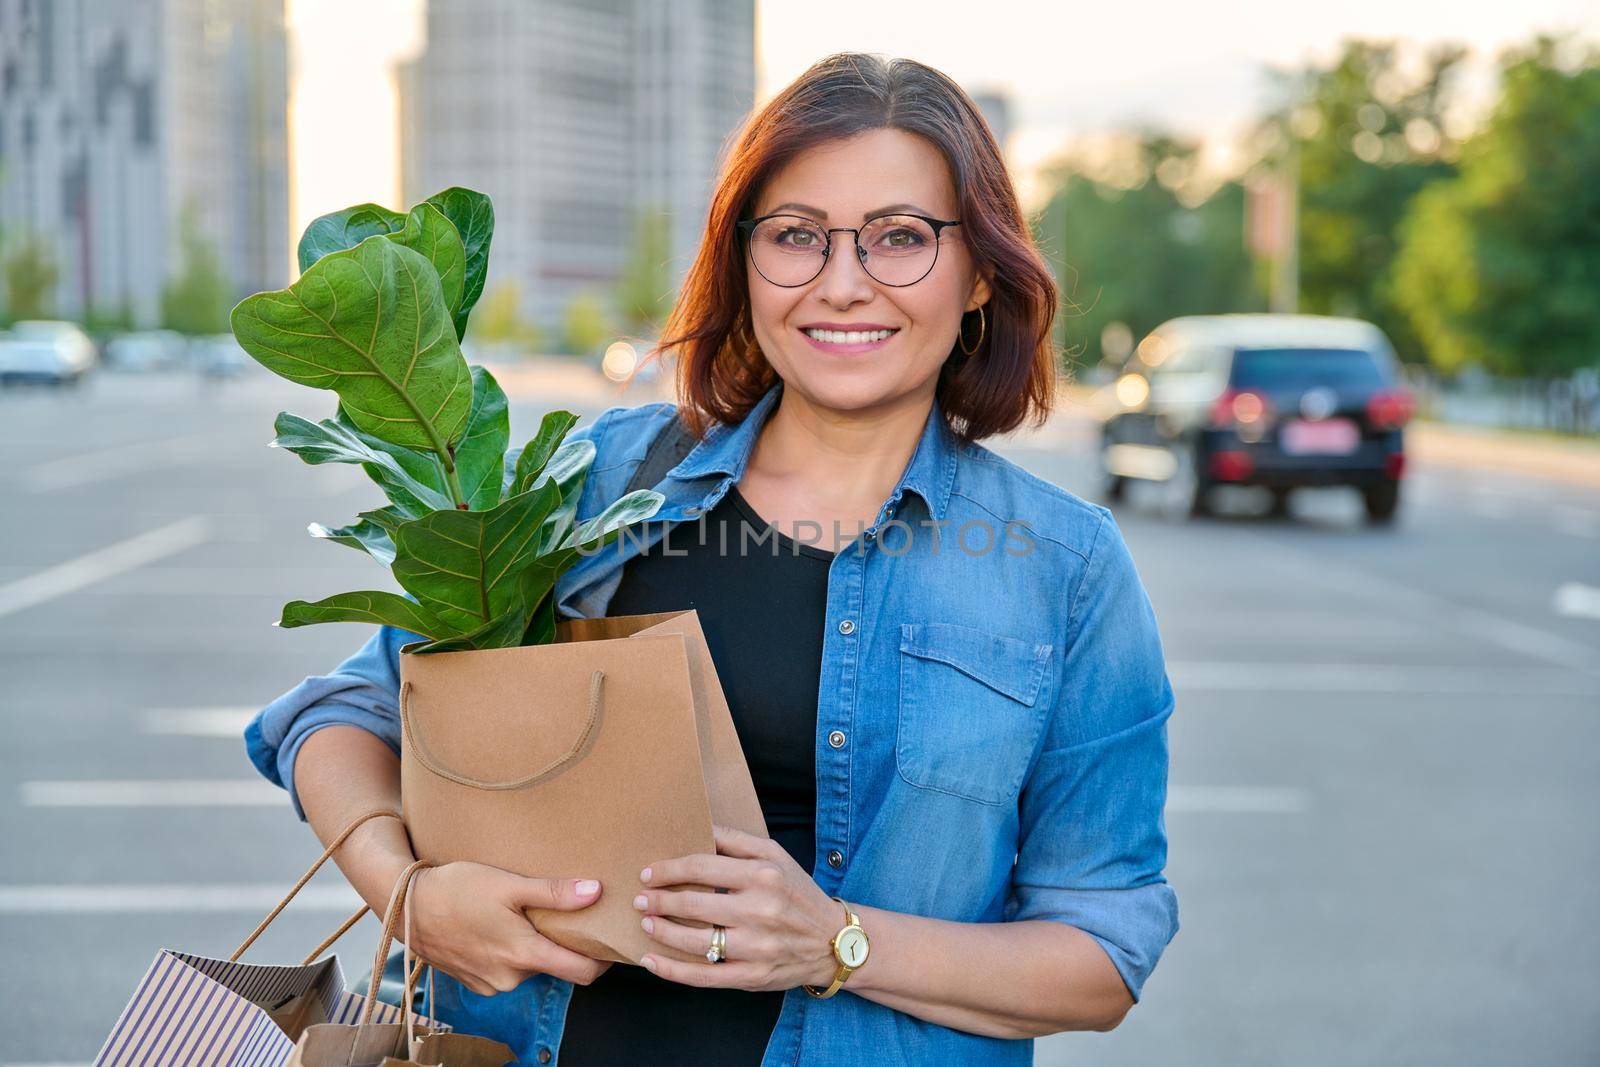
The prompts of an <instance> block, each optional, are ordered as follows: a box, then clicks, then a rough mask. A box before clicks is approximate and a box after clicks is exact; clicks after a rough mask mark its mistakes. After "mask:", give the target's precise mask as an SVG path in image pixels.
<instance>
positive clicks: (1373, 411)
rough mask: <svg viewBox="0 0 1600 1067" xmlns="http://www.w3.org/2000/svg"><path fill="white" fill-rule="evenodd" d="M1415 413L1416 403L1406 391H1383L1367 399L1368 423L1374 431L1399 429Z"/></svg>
mask: <svg viewBox="0 0 1600 1067" xmlns="http://www.w3.org/2000/svg"><path fill="white" fill-rule="evenodd" d="M1415 411H1416V403H1415V402H1414V401H1413V400H1412V399H1411V394H1410V393H1408V392H1406V391H1405V390H1404V389H1381V390H1379V391H1378V392H1376V393H1373V394H1372V395H1371V396H1370V397H1368V398H1367V421H1368V422H1369V423H1371V424H1372V427H1373V429H1377V430H1394V429H1398V428H1400V427H1401V426H1404V425H1405V424H1406V423H1407V422H1410V421H1411V416H1412V414H1414V413H1415Z"/></svg>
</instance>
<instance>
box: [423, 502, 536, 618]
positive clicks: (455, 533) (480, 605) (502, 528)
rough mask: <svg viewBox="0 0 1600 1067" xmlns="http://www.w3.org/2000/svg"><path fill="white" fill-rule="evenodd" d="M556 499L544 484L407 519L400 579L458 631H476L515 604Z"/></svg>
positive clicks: (530, 607) (530, 608)
mask: <svg viewBox="0 0 1600 1067" xmlns="http://www.w3.org/2000/svg"><path fill="white" fill-rule="evenodd" d="M559 503H560V493H559V491H558V490H557V488H556V486H555V484H554V483H553V482H547V483H545V484H544V485H542V486H540V487H539V488H537V489H533V490H530V491H529V492H526V493H523V494H522V495H520V496H514V497H512V498H511V499H510V500H507V501H506V502H505V503H503V504H500V505H499V506H497V507H495V508H494V509H493V510H490V511H436V512H433V513H432V514H430V515H425V516H423V517H422V518H420V519H413V520H412V521H410V522H407V523H403V524H402V525H401V526H400V527H399V528H398V529H397V530H396V532H395V549H396V556H395V561H394V568H393V569H394V576H395V579H396V580H397V581H399V583H400V584H401V585H402V586H403V587H404V588H405V590H406V591H407V592H408V593H411V594H412V595H413V596H415V597H416V598H417V599H418V600H419V601H421V602H422V603H424V604H426V605H427V606H428V607H429V608H430V609H431V610H432V611H433V612H434V613H435V614H436V615H438V616H439V617H440V618H441V619H443V620H444V621H445V622H446V623H448V624H449V625H450V626H451V627H452V628H453V629H454V630H455V631H456V632H457V633H466V632H468V631H471V630H475V629H477V628H478V627H480V626H482V625H483V624H484V623H486V622H489V621H490V620H491V619H494V618H496V617H498V616H499V615H501V614H503V613H504V612H506V611H508V610H510V609H511V608H513V607H514V606H516V604H517V603H518V598H519V589H518V584H517V581H516V579H517V576H518V574H519V573H520V572H521V571H522V570H523V569H524V568H525V567H527V566H529V565H530V564H531V563H533V561H534V559H535V556H534V550H535V546H536V544H537V541H538V536H539V529H540V527H541V526H542V525H543V523H544V520H545V518H546V517H547V516H548V515H549V514H550V512H551V511H552V510H554V509H555V507H556V505H557V504H559ZM529 610H530V611H531V610H532V605H529Z"/></svg>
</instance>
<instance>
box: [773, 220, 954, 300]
mask: <svg viewBox="0 0 1600 1067" xmlns="http://www.w3.org/2000/svg"><path fill="white" fill-rule="evenodd" d="M828 239H829V235H828V233H827V231H826V230H824V229H823V228H822V227H821V226H819V225H818V224H817V223H815V222H813V221H811V220H810V219H806V218H801V217H800V216H798V215H776V216H773V217H772V218H767V219H763V220H762V221H761V222H760V223H758V224H757V225H756V226H754V227H753V228H752V230H751V233H750V255H751V258H752V259H753V261H754V262H755V266H756V270H758V271H760V272H761V276H762V277H763V278H765V279H767V281H769V282H772V283H773V284H774V285H804V284H805V283H806V282H809V281H810V280H811V279H813V278H815V277H816V276H817V275H818V274H821V273H822V268H823V265H824V264H825V263H826V262H827V249H828ZM848 240H849V238H848V236H846V237H844V238H842V239H841V241H840V247H841V248H842V249H848V248H849V244H848ZM858 240H859V242H860V245H861V248H862V249H863V250H864V251H865V253H866V255H865V258H864V259H863V260H862V263H861V265H862V267H864V268H865V269H866V272H867V273H868V274H869V275H871V276H872V277H873V278H875V279H877V280H878V281H880V282H882V283H883V284H884V285H910V284H911V283H912V282H916V281H920V280H922V278H923V277H924V276H925V275H927V273H928V272H929V271H930V270H932V269H933V262H934V259H935V258H936V257H937V256H938V254H939V245H938V240H937V238H936V236H935V234H934V231H933V227H932V226H929V225H928V224H927V223H926V222H924V221H922V220H921V219H919V218H916V217H914V216H911V215H883V216H880V217H879V218H876V219H873V220H872V221H870V222H868V223H867V224H866V225H865V226H863V227H862V228H861V235H860V237H859V238H858Z"/></svg>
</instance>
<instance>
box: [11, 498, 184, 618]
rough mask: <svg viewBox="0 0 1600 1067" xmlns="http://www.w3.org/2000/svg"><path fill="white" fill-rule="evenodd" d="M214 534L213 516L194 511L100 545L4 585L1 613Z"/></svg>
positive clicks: (51, 597) (109, 575)
mask: <svg viewBox="0 0 1600 1067" xmlns="http://www.w3.org/2000/svg"><path fill="white" fill-rule="evenodd" d="M210 536H211V520H210V519H209V518H207V517H206V516H204V515H191V516H189V517H188V518H187V519H180V520H178V521H177V522H174V523H171V524H169V525H166V526H162V527H160V528H158V529H155V530H150V531H148V532H146V533H142V534H138V535H137V536H134V537H130V538H128V539H127V540H125V541H118V542H117V543H116V544H114V545H107V546H106V547H105V548H97V549H95V550H94V551H93V552H89V553H86V554H85V555H82V556H79V557H78V558H77V559H70V560H67V562H65V563H58V564H56V565H55V566H53V567H47V568H46V569H44V570H42V571H39V572H37V573H35V574H30V575H28V576H27V577H26V578H19V579H18V580H16V581H14V582H10V583H8V584H6V585H0V616H5V615H11V614H13V613H15V612H18V611H22V610H23V609H24V608H31V607H33V606H34V605H36V604H43V603H45V602H46V601H50V600H55V599H57V598H58V597H63V596H66V595H67V594H69V593H75V592H77V591H78V590H79V589H83V588H85V587H86V586H90V585H93V584H95V583H96V582H103V581H105V580H106V579H107V578H115V577H116V576H117V575H119V574H122V573H123V572H125V571H131V570H133V569H135V568H136V567H142V566H144V565H145V564H146V563H153V562H155V561H156V560H158V559H163V558H165V557H167V556H172V555H176V554H177V553H179V552H182V551H184V550H185V549H190V548H193V547H194V546H195V545H198V544H200V543H201V542H203V541H205V540H206V539H207V538H208V537H210Z"/></svg>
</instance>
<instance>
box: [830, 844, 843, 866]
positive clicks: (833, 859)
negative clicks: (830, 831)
mask: <svg viewBox="0 0 1600 1067" xmlns="http://www.w3.org/2000/svg"><path fill="white" fill-rule="evenodd" d="M828 866H829V867H843V866H844V853H843V852H840V851H839V850H838V849H836V848H835V849H829V850H828Z"/></svg>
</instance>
